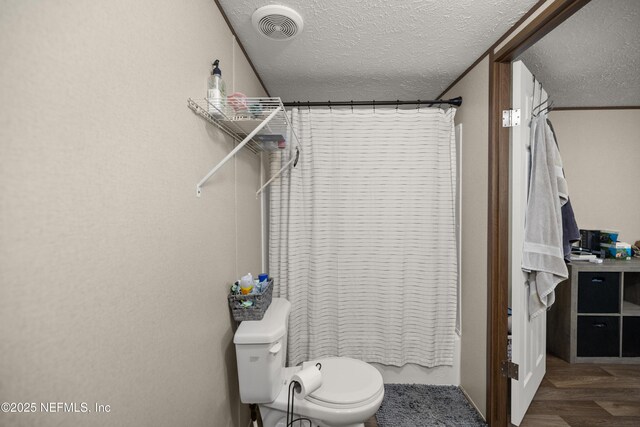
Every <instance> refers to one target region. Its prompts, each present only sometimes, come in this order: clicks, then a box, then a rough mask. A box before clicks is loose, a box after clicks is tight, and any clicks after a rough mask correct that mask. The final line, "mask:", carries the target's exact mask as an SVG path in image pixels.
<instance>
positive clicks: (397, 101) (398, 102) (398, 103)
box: [396, 99, 400, 111]
mask: <svg viewBox="0 0 640 427" xmlns="http://www.w3.org/2000/svg"><path fill="white" fill-rule="evenodd" d="M398 105H400V100H399V99H396V111H398Z"/></svg>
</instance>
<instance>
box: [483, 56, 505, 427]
mask: <svg viewBox="0 0 640 427" xmlns="http://www.w3.org/2000/svg"><path fill="white" fill-rule="evenodd" d="M489 61H490V65H489V82H490V83H489V207H488V209H489V213H488V214H489V215H488V233H487V234H488V242H487V246H488V248H487V249H488V254H489V257H488V261H487V262H488V266H487V267H488V268H487V276H488V277H487V283H488V292H487V299H488V307H489V308H488V311H487V313H488V319H487V323H488V327H487V335H488V337H487V338H488V339H487V343H488V344H487V352H488V353H489V355H488V358H487V359H488V360H487V395H488V396H489V398H488V399H487V421H489V425H490V426H506V425H507V417H508V413H509V408H508V402H509V399H508V395H507V393H508V387H507V386H508V383H507V379H506V378H505V377H503V376H502V373H501V371H500V363H501V362H502V361H503V360H505V359H506V357H507V334H508V325H507V311H506V307H508V305H509V299H508V296H509V295H508V290H509V128H503V127H502V120H501V117H502V114H501V111H502V110H503V109H507V108H509V107H510V104H511V63H509V62H496V61H495V60H494V56H493V53H491V54H490V55H489ZM505 141H506V143H505Z"/></svg>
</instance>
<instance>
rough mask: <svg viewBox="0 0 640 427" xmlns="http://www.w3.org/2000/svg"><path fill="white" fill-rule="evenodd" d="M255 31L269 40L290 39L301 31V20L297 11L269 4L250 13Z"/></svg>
mask: <svg viewBox="0 0 640 427" xmlns="http://www.w3.org/2000/svg"><path fill="white" fill-rule="evenodd" d="M251 23H252V24H253V27H254V28H255V29H256V31H257V32H258V33H260V34H262V35H263V36H265V37H268V38H270V39H271V40H290V39H292V38H294V37H295V36H297V35H298V34H299V33H300V32H301V31H302V27H303V26H304V25H303V22H302V17H301V16H300V14H299V13H298V12H296V11H295V10H293V9H290V8H288V7H286V6H278V5H270V6H264V7H261V8H260V9H257V10H256V11H255V12H253V15H251Z"/></svg>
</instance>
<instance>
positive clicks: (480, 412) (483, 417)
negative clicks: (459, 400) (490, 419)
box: [460, 385, 487, 423]
mask: <svg viewBox="0 0 640 427" xmlns="http://www.w3.org/2000/svg"><path fill="white" fill-rule="evenodd" d="M460 390H462V394H464V397H466V398H467V400H468V401H469V403H471V406H473V407H474V408H475V409H476V411H477V412H478V414H480V416H481V417H482V419H483V420H484V422H485V423H486V422H487V418H486V417H485V416H484V414H483V413H482V411H481V410H480V408H478V405H476V402H474V401H473V399H472V398H471V396H469V393H467V391H466V390H465V389H464V387H462V385H460Z"/></svg>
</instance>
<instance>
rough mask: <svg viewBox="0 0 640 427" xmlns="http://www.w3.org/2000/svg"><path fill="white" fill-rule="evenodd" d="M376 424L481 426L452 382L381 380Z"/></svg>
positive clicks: (386, 426)
mask: <svg viewBox="0 0 640 427" xmlns="http://www.w3.org/2000/svg"><path fill="white" fill-rule="evenodd" d="M376 419H377V420H378V426H379V427H435V426H437V427H445V426H446V427H485V426H486V424H485V423H484V421H483V420H482V417H480V414H478V412H477V411H476V410H475V408H474V407H473V406H471V404H470V403H469V402H468V401H467V399H466V398H465V397H464V394H462V391H461V390H460V389H459V388H458V387H455V386H438V385H423V384H385V385H384V400H383V401H382V405H381V406H380V409H378V412H377V413H376Z"/></svg>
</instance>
